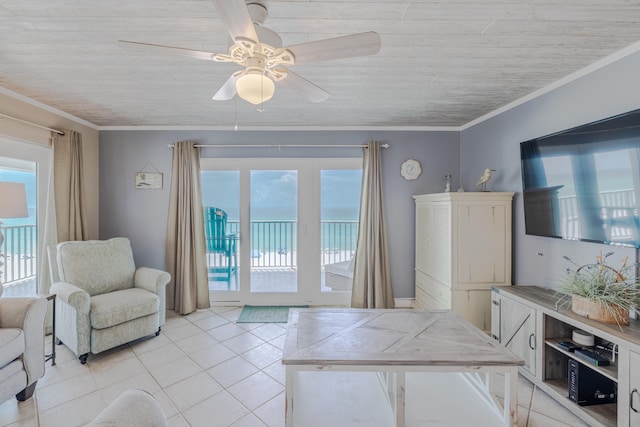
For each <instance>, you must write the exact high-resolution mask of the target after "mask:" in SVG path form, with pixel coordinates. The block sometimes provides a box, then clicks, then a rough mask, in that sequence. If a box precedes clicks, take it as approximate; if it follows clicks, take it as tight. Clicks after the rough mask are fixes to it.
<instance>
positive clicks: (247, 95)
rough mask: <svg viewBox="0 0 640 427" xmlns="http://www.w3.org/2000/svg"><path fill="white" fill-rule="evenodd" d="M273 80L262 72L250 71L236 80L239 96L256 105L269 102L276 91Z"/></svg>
mask: <svg viewBox="0 0 640 427" xmlns="http://www.w3.org/2000/svg"><path fill="white" fill-rule="evenodd" d="M275 89H276V87H275V84H274V83H273V80H271V79H270V78H269V77H267V76H265V75H264V74H262V73H261V72H259V71H258V72H248V73H246V74H243V75H242V76H240V77H238V79H237V80H236V92H238V96H239V97H240V98H242V99H244V100H245V101H247V102H250V103H252V104H254V105H258V104H262V103H263V102H267V101H268V100H270V99H271V97H273V93H274V92H275Z"/></svg>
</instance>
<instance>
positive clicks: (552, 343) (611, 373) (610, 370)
mask: <svg viewBox="0 0 640 427" xmlns="http://www.w3.org/2000/svg"><path fill="white" fill-rule="evenodd" d="M570 339H571V338H570V337H567V338H564V339H557V338H556V339H546V340H544V343H545V345H546V346H548V347H549V348H550V349H551V350H555V351H557V352H558V353H561V354H564V355H565V356H567V357H568V358H571V359H573V360H576V361H578V362H579V363H582V364H583V365H584V366H586V367H588V368H591V369H593V370H594V371H596V372H597V373H599V374H600V375H603V376H605V377H607V378H609V379H610V380H612V381H615V382H618V364H617V363H613V362H612V363H611V365H608V366H597V365H593V364H591V363H589V362H587V361H586V360H584V359H581V358H580V357H578V356H576V355H575V354H574V353H571V352H570V351H566V350H563V349H561V348H560V347H558V343H559V342H560V341H567V340H570Z"/></svg>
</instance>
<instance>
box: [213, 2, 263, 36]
mask: <svg viewBox="0 0 640 427" xmlns="http://www.w3.org/2000/svg"><path fill="white" fill-rule="evenodd" d="M213 4H214V5H215V6H216V9H217V10H218V13H219V14H220V17H221V18H222V21H223V22H224V25H225V26H226V27H227V31H229V34H230V35H231V39H232V40H234V41H235V40H237V39H238V38H243V39H249V40H251V41H253V42H255V43H258V42H259V40H258V36H257V35H256V30H255V28H254V27H253V22H252V20H251V16H249V10H248V9H247V5H246V4H245V1H244V0H213Z"/></svg>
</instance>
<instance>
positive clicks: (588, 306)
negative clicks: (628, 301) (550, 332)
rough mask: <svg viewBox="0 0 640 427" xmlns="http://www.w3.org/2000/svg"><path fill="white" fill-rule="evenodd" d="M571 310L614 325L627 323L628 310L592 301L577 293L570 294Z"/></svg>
mask: <svg viewBox="0 0 640 427" xmlns="http://www.w3.org/2000/svg"><path fill="white" fill-rule="evenodd" d="M571 311H573V312H574V313H576V314H578V315H580V316H583V317H587V318H589V319H592V320H597V321H599V322H604V323H611V324H614V325H628V324H629V310H627V309H624V308H622V307H620V306H610V307H607V306H605V305H603V304H602V303H599V302H595V301H592V300H590V299H588V298H585V297H581V296H579V295H572V296H571Z"/></svg>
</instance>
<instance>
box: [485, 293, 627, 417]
mask: <svg viewBox="0 0 640 427" xmlns="http://www.w3.org/2000/svg"><path fill="white" fill-rule="evenodd" d="M492 299H493V300H494V301H497V302H496V303H495V304H492V317H493V319H494V323H495V324H493V325H492V335H494V336H495V337H494V338H496V339H497V340H498V341H500V342H501V343H503V344H505V345H506V346H507V347H509V348H510V349H511V350H512V351H513V352H514V353H515V354H517V355H518V356H520V357H522V358H523V359H524V360H525V363H526V364H525V366H524V367H523V368H522V369H521V370H520V373H521V374H522V375H523V376H525V377H526V378H528V379H529V380H531V381H532V382H533V383H535V384H536V385H537V386H538V387H539V388H540V389H541V390H543V391H544V392H546V393H547V394H549V395H550V396H551V397H552V398H553V399H555V400H556V401H557V402H559V403H560V404H562V405H563V406H565V407H566V408H567V409H569V410H570V411H571V412H573V413H574V414H576V415H577V416H578V417H580V418H582V419H583V420H584V421H585V422H586V423H587V424H588V425H590V426H618V427H622V426H624V427H638V426H640V321H637V320H632V321H631V324H630V325H629V326H624V327H622V328H620V327H618V326H617V325H609V324H606V323H602V322H597V321H594V320H590V319H587V318H585V317H581V316H579V315H577V314H575V313H573V312H572V311H571V302H570V299H569V298H566V297H565V298H564V299H560V296H559V295H558V294H557V293H556V292H555V291H554V290H552V289H548V288H541V287H537V286H508V287H496V288H494V289H493V293H492ZM531 318H533V319H535V320H534V321H533V325H531V324H530V323H529V322H530V319H531ZM518 328H520V329H519V330H518ZM575 329H580V330H583V331H586V332H588V333H590V334H592V335H594V338H595V343H596V346H595V347H594V348H592V350H595V351H597V352H599V353H600V354H601V355H604V356H605V357H607V358H608V361H609V364H608V365H606V366H597V365H596V364H594V363H592V362H589V361H587V360H585V359H582V358H580V357H578V356H577V355H576V354H575V353H573V352H570V351H566V350H565V349H563V348H561V347H560V346H558V342H560V341H568V340H569V341H570V340H571V337H572V333H573V331H574V330H575ZM505 331H506V332H505ZM531 334H533V337H532V335H531ZM527 335H528V336H529V338H530V341H529V340H528V339H527ZM510 340H511V341H510ZM514 341H515V344H514ZM527 341H529V342H527ZM528 344H530V345H529V346H528ZM607 349H608V350H607ZM531 352H533V353H534V354H533V355H531ZM570 360H572V361H577V362H578V363H579V364H580V366H581V369H587V370H588V372H589V373H590V376H592V377H594V378H595V379H593V380H591V381H598V379H604V380H603V381H613V382H615V384H616V387H617V402H616V403H605V404H596V405H589V406H579V405H578V404H577V403H574V402H573V401H571V400H570V399H569V398H568V397H567V396H568V395H569V368H568V365H569V361H570ZM594 373H595V375H594Z"/></svg>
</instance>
